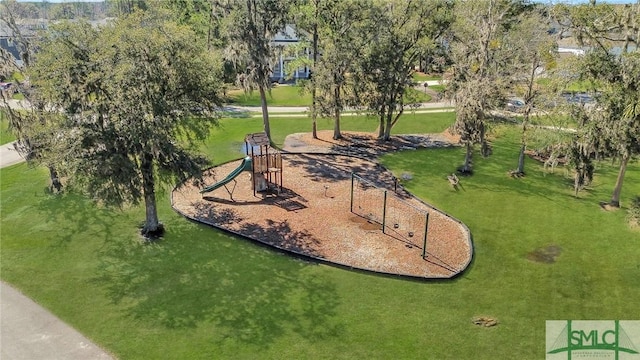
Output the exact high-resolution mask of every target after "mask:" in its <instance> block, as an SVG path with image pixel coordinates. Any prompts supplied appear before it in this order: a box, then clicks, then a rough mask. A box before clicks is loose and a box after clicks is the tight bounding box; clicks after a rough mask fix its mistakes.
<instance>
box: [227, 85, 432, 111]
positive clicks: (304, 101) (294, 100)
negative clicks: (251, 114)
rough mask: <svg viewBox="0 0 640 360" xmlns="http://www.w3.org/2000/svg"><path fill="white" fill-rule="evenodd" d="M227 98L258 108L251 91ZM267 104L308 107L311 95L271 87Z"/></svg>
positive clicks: (418, 96) (421, 96) (415, 95)
mask: <svg viewBox="0 0 640 360" xmlns="http://www.w3.org/2000/svg"><path fill="white" fill-rule="evenodd" d="M408 92H409V93H410V94H411V100H407V101H409V102H428V101H430V100H431V96H429V95H428V94H425V93H422V92H420V91H417V90H415V89H411V88H410V89H408ZM228 97H229V100H230V103H231V104H233V105H241V106H260V105H261V102H260V92H259V91H257V90H256V91H252V92H249V93H246V92H244V91H243V90H232V91H229V93H228ZM267 104H268V105H269V106H270V107H271V106H276V107H277V106H310V105H311V94H310V93H309V92H308V91H304V89H303V88H302V87H300V86H295V85H278V86H276V87H273V88H272V89H271V91H270V92H268V93H267Z"/></svg>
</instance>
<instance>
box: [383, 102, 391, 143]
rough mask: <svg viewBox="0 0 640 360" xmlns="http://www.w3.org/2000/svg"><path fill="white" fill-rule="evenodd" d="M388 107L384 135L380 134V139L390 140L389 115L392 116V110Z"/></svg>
mask: <svg viewBox="0 0 640 360" xmlns="http://www.w3.org/2000/svg"><path fill="white" fill-rule="evenodd" d="M391 109H392V108H391V107H390V108H389V113H388V114H387V119H386V124H385V127H384V135H383V136H382V140H384V141H389V140H391V117H392V116H393V110H391Z"/></svg>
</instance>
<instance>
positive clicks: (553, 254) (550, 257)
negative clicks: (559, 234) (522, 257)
mask: <svg viewBox="0 0 640 360" xmlns="http://www.w3.org/2000/svg"><path fill="white" fill-rule="evenodd" d="M561 253H562V248H561V247H560V246H558V245H549V246H545V247H541V248H537V249H535V250H533V251H532V252H530V253H528V254H527V259H529V260H531V261H535V262H539V263H544V264H553V263H555V262H556V258H557V257H558V256H560V254H561Z"/></svg>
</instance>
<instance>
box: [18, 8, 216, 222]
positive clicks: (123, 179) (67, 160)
mask: <svg viewBox="0 0 640 360" xmlns="http://www.w3.org/2000/svg"><path fill="white" fill-rule="evenodd" d="M192 37H193V34H192V33H191V30H190V29H188V28H186V27H183V26H178V25H176V24H175V23H173V22H171V21H169V20H168V19H167V18H166V17H165V16H163V15H162V14H161V13H158V12H155V11H146V12H142V11H136V12H133V13H132V14H130V15H127V16H122V17H120V18H119V19H117V20H115V21H114V22H112V23H109V24H107V25H105V26H103V27H99V28H94V27H92V26H91V25H90V24H88V23H86V22H82V21H80V22H74V23H61V24H58V25H55V26H52V27H51V29H50V30H49V31H48V32H47V34H46V37H45V38H44V39H42V42H41V43H40V51H39V53H38V56H37V60H36V62H35V65H34V67H33V68H32V69H31V71H30V74H31V76H32V79H33V82H34V85H35V86H36V87H38V89H39V90H40V91H41V93H42V96H43V97H44V98H45V99H46V100H47V101H48V102H49V103H51V104H55V105H56V106H57V107H58V108H60V109H61V110H62V111H63V113H64V116H63V117H61V118H60V119H59V120H58V121H56V122H55V124H51V125H50V126H48V127H47V129H46V132H47V133H48V134H50V136H51V138H52V139H53V141H51V142H50V144H49V146H48V149H46V150H47V153H46V157H47V158H48V159H51V160H54V161H55V162H56V164H57V165H58V169H59V171H60V173H61V174H62V176H65V177H67V178H68V180H69V181H70V182H71V183H72V184H74V185H76V186H77V187H78V188H80V189H82V190H83V191H85V192H86V193H87V194H89V195H90V196H92V197H93V198H94V199H96V200H97V201H99V202H101V203H105V204H113V205H120V206H121V205H123V204H127V203H133V204H135V203H138V202H139V201H144V203H145V207H146V222H145V225H144V228H143V231H142V232H143V233H144V234H154V233H157V232H161V231H162V226H161V224H160V223H159V221H158V217H157V211H156V205H155V202H156V199H155V192H156V188H157V186H158V184H161V183H165V182H168V183H175V181H176V180H177V179H185V178H188V177H191V176H196V178H197V177H198V176H199V174H200V172H201V170H200V169H201V166H202V165H203V163H204V162H203V159H202V158H200V157H198V156H196V155H195V154H194V153H193V152H192V151H191V150H189V146H188V144H190V143H193V141H196V140H199V139H203V138H204V137H205V136H207V135H208V129H209V127H210V125H213V124H215V123H216V119H215V117H213V116H212V115H213V111H214V110H215V108H216V107H217V106H218V105H219V104H220V97H219V91H220V87H221V84H220V81H219V79H220V69H221V62H220V61H219V60H218V59H216V58H215V57H214V56H212V54H211V53H207V52H205V51H203V50H204V49H203V48H202V47H198V46H197V45H196V44H194V42H193V41H191V40H190V39H192Z"/></svg>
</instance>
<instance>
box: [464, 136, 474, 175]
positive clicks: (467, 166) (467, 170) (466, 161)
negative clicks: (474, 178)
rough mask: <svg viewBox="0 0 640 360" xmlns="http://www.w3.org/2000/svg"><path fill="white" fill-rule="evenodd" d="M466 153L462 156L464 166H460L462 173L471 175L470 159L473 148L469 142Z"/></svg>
mask: <svg viewBox="0 0 640 360" xmlns="http://www.w3.org/2000/svg"><path fill="white" fill-rule="evenodd" d="M466 146H467V152H466V154H465V156H464V165H463V166H462V173H464V174H469V173H471V157H472V155H473V147H472V145H471V142H470V141H467V145H466Z"/></svg>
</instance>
